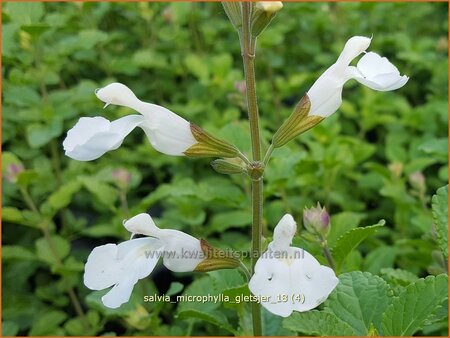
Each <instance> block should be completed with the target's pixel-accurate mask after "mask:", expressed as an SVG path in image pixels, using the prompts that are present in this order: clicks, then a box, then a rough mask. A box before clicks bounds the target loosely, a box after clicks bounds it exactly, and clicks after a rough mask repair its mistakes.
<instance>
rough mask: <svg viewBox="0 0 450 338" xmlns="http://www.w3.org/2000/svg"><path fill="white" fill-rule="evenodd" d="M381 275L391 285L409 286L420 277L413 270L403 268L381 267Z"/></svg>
mask: <svg viewBox="0 0 450 338" xmlns="http://www.w3.org/2000/svg"><path fill="white" fill-rule="evenodd" d="M381 277H383V279H384V280H386V281H387V282H388V283H389V284H391V285H400V286H407V285H409V284H411V283H414V282H415V281H416V280H417V279H419V277H417V276H416V275H415V274H413V273H412V272H409V271H407V270H402V269H392V268H385V269H381Z"/></svg>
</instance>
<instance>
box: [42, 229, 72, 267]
mask: <svg viewBox="0 0 450 338" xmlns="http://www.w3.org/2000/svg"><path fill="white" fill-rule="evenodd" d="M69 252H70V243H69V242H68V241H67V240H66V239H64V238H62V237H61V236H57V235H54V236H50V237H49V238H48V239H47V238H45V237H42V238H39V239H38V240H37V241H36V253H37V256H38V257H39V258H41V259H42V260H44V261H46V262H47V263H50V264H52V265H56V264H59V262H61V260H62V259H63V258H65V257H66V256H67V255H68V254H69Z"/></svg>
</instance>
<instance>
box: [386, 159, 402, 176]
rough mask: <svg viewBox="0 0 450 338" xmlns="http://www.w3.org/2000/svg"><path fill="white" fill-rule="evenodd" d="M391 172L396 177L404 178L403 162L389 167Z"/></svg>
mask: <svg viewBox="0 0 450 338" xmlns="http://www.w3.org/2000/svg"><path fill="white" fill-rule="evenodd" d="M388 169H389V171H390V172H391V173H392V174H393V175H394V177H397V178H399V177H400V176H402V172H403V163H401V162H392V163H390V164H389V165H388Z"/></svg>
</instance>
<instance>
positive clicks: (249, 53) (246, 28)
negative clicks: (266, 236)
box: [240, 2, 263, 336]
mask: <svg viewBox="0 0 450 338" xmlns="http://www.w3.org/2000/svg"><path fill="white" fill-rule="evenodd" d="M251 6H252V4H251V3H250V2H242V23H243V24H242V35H241V36H240V40H241V53H242V60H243V64H244V76H245V83H246V95H247V110H248V120H249V124H250V136H251V143H252V156H253V161H254V162H259V161H261V138H260V130H259V113H258V104H257V100H256V84H255V49H256V48H255V46H256V39H255V38H254V37H252V36H251V33H250V15H251V8H252V7H251ZM262 175H263V171H261V172H260V177H253V178H252V211H253V212H252V253H251V257H252V273H254V267H255V264H256V262H257V260H258V258H259V257H260V255H261V237H262V211H263V180H262ZM251 306H252V321H253V335H254V336H261V335H262V325H261V306H260V304H259V303H252V305H251Z"/></svg>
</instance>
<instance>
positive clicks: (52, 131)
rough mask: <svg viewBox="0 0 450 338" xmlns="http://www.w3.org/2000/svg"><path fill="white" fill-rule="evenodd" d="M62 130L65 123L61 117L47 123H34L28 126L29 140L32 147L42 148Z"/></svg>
mask: <svg viewBox="0 0 450 338" xmlns="http://www.w3.org/2000/svg"><path fill="white" fill-rule="evenodd" d="M62 132H63V124H62V121H61V120H60V119H52V120H51V121H50V122H49V123H46V124H40V123H33V124H30V125H28V126H27V141H28V144H29V145H30V147H32V148H40V147H42V146H43V145H45V144H47V143H48V142H50V140H51V139H53V138H55V137H57V136H59V135H61V134H62Z"/></svg>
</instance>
